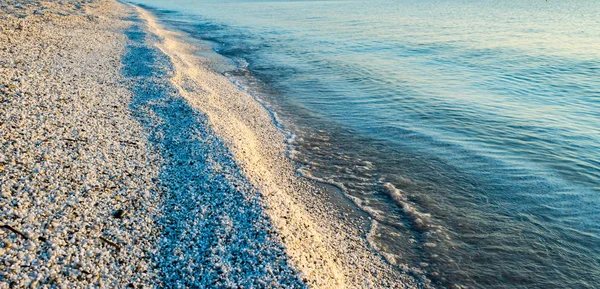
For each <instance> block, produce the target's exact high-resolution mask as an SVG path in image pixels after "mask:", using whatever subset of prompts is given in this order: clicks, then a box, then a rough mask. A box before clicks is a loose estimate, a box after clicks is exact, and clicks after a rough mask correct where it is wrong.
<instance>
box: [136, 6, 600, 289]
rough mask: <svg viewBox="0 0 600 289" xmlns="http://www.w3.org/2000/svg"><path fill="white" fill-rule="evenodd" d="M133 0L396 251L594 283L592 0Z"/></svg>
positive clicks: (599, 155) (539, 284) (543, 280)
mask: <svg viewBox="0 0 600 289" xmlns="http://www.w3.org/2000/svg"><path fill="white" fill-rule="evenodd" d="M134 2H138V3H142V4H145V5H148V7H150V8H153V9H155V10H154V12H156V13H157V15H158V16H159V18H160V19H161V20H163V22H164V23H165V24H166V25H169V26H171V27H173V28H176V29H179V30H181V31H184V32H186V33H188V34H189V36H190V40H191V41H194V42H195V43H197V44H198V45H202V46H205V47H210V48H212V51H214V52H210V51H209V52H206V53H205V54H204V55H203V56H206V57H208V58H210V59H213V60H214V66H215V69H217V70H219V71H221V72H222V73H223V74H225V75H227V76H228V77H230V79H231V80H232V81H235V82H237V83H238V84H239V85H240V86H241V87H242V88H243V89H247V90H248V91H249V92H251V93H253V94H254V95H256V96H257V97H259V98H261V99H264V100H266V102H267V103H269V107H270V108H271V109H272V110H273V111H274V112H275V113H276V114H277V115H278V116H279V119H280V121H281V123H283V125H284V126H285V128H286V130H288V131H290V132H292V133H293V136H292V137H291V138H290V143H291V144H292V145H293V147H294V149H295V151H292V152H290V154H291V155H292V156H293V157H294V158H295V159H296V160H297V161H298V163H299V166H300V168H299V171H300V172H301V173H302V174H304V175H306V176H309V177H313V178H315V179H317V180H321V181H325V182H328V183H332V184H335V185H336V186H338V187H339V188H340V189H342V190H343V192H344V193H345V194H346V196H347V197H348V198H350V199H352V200H353V201H354V202H355V203H356V204H357V207H358V208H360V209H361V210H363V211H365V212H367V213H368V214H369V215H370V216H371V217H372V218H373V224H372V228H371V232H370V233H369V235H368V238H369V241H370V242H371V243H372V245H373V246H374V248H376V249H377V250H378V251H379V252H380V253H381V254H382V255H383V256H384V257H385V258H386V259H387V260H388V261H389V262H390V263H392V264H395V265H398V266H399V267H402V268H405V267H407V266H408V267H411V268H415V269H414V270H416V271H422V272H423V273H424V274H426V275H427V276H428V277H429V278H431V279H433V280H434V281H435V282H438V283H439V284H442V285H445V286H465V287H475V288H565V287H569V288H600V2H598V1H593V0H588V1H586V0H581V1H552V0H551V1H547V2H546V1H542V0H539V1H533V0H532V1H517V0H504V1H485V0H482V1H464V0H449V1H434V0H431V1H430V0H421V1H417V0H408V1H404V0H398V1H386V0H381V1H248V0H246V1H241V0H240V1H206V0H198V1H192V0H173V1H166V0H136V1H134ZM215 52H216V53H215Z"/></svg>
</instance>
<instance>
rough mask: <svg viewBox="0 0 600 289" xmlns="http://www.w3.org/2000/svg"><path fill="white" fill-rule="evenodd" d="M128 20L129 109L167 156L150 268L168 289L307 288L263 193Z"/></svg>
mask: <svg viewBox="0 0 600 289" xmlns="http://www.w3.org/2000/svg"><path fill="white" fill-rule="evenodd" d="M130 20H132V21H134V25H132V26H131V27H130V28H129V29H128V30H127V31H126V32H125V34H126V36H127V37H128V44H127V48H126V52H125V55H124V56H123V57H122V64H123V68H122V74H123V75H124V76H125V78H126V80H128V83H127V85H128V87H129V88H130V90H131V91H132V92H133V99H132V102H131V104H130V109H131V111H132V114H133V116H134V117H135V118H136V120H138V121H139V122H140V123H141V124H142V125H143V126H144V128H145V130H146V132H147V135H148V141H149V143H150V144H151V147H152V148H153V149H155V150H156V151H157V152H158V153H159V154H160V155H161V156H162V164H160V165H162V169H161V172H160V177H159V180H158V181H157V183H158V184H157V187H158V188H159V190H160V191H161V193H160V194H161V195H162V200H161V205H160V208H161V210H162V215H161V217H160V218H159V219H157V220H156V223H157V224H159V226H160V230H161V232H162V233H161V237H160V239H159V240H158V241H157V242H158V244H157V247H158V248H159V249H158V250H157V252H158V253H157V254H155V256H153V260H154V263H155V265H156V267H157V268H158V271H159V276H160V278H161V282H162V284H163V286H165V287H211V288H212V287H236V286H237V287H249V288H253V287H262V288H264V287H295V288H304V287H305V285H304V284H303V282H302V281H300V278H301V277H300V275H299V273H298V271H297V270H295V269H294V268H291V266H289V265H288V258H287V256H286V255H285V252H284V248H283V247H282V245H280V243H279V242H278V241H277V239H276V238H274V237H273V235H272V234H271V233H270V232H273V229H272V225H271V224H270V222H269V219H268V217H267V216H265V214H264V211H263V209H262V207H261V204H260V201H259V193H258V192H257V191H256V190H255V189H254V188H253V187H252V186H251V185H250V184H249V182H248V181H247V179H245V178H244V176H242V175H241V173H240V170H239V168H238V166H237V165H236V162H235V161H234V160H233V156H232V155H231V154H230V153H229V152H228V150H227V148H226V147H225V145H224V143H223V142H222V141H221V140H220V139H219V138H218V137H216V136H215V135H214V134H213V132H211V129H210V127H209V126H208V124H207V120H206V117H205V116H204V115H203V114H201V113H200V112H199V111H197V110H195V109H194V108H192V107H190V106H189V104H188V103H187V101H186V100H185V99H183V98H182V97H181V96H180V95H179V93H178V91H177V90H176V89H175V88H174V87H172V85H171V83H170V78H171V76H172V74H173V67H172V65H171V62H170V60H169V59H168V57H167V56H166V55H165V54H163V53H162V52H161V51H159V50H158V49H156V47H155V46H154V45H153V43H154V42H155V41H158V40H157V39H156V37H155V36H153V35H151V34H149V33H147V32H146V31H145V30H144V24H143V23H142V22H141V20H140V19H138V18H137V17H136V16H132V17H131V18H130Z"/></svg>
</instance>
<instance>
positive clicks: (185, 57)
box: [0, 0, 431, 288]
mask: <svg viewBox="0 0 600 289" xmlns="http://www.w3.org/2000/svg"><path fill="white" fill-rule="evenodd" d="M72 3H74V4H73V9H72V10H73V11H75V12H76V13H80V14H82V15H77V16H73V17H79V18H77V19H78V20H77V21H79V22H74V23H71V22H69V21H72V20H71V19H70V18H69V19H68V20H67V21H64V20H63V19H62V18H60V17H71V16H56V17H57V18H56V19H60V21H59V20H56V19H55V18H49V19H48V20H47V21H49V22H50V23H55V22H56V23H61V25H64V26H59V27H57V28H56V31H52V32H53V33H55V34H56V35H60V36H57V38H58V39H57V41H60V40H64V39H71V40H73V39H74V40H73V41H74V43H72V44H70V45H71V46H69V49H71V50H70V52H71V53H72V54H73V56H77V57H83V59H85V60H88V61H89V62H91V63H88V62H77V61H73V60H71V59H72V58H68V57H65V56H63V55H62V50H64V47H63V48H60V47H59V48H56V49H54V50H48V52H47V53H46V54H44V55H42V54H40V55H42V56H41V58H40V56H38V58H37V59H36V58H35V57H33V56H30V57H29V58H27V59H24V65H25V66H28V65H29V66H36V65H37V66H40V65H41V64H44V63H43V60H46V59H49V60H52V61H55V60H56V58H58V60H59V62H60V63H59V64H60V65H54V66H52V64H57V63H53V62H51V61H50V62H51V64H49V65H46V66H49V67H56V68H55V69H56V70H61V69H64V68H65V67H66V70H67V71H68V73H69V74H68V75H66V76H65V77H64V78H61V79H59V80H58V81H59V82H61V81H64V82H67V80H69V81H72V82H73V83H78V84H79V83H80V84H81V87H79V88H78V89H77V90H74V91H72V90H70V89H71V88H70V87H69V85H66V84H63V85H62V86H61V87H59V89H57V88H52V87H50V88H48V94H49V95H50V96H51V98H50V99H44V100H43V101H44V102H43V103H36V101H38V100H36V99H35V98H27V99H25V100H24V101H23V103H21V104H20V105H21V107H22V108H24V109H25V110H24V111H25V113H26V114H27V113H29V115H28V116H25V119H37V120H38V121H39V122H38V123H32V124H26V125H25V126H24V127H22V128H14V127H9V125H8V121H9V120H13V118H15V115H17V113H18V112H17V111H15V108H14V106H10V105H6V104H3V105H2V106H0V109H4V110H8V111H9V112H10V114H8V115H10V116H11V117H10V118H7V119H6V120H5V119H2V124H1V125H2V126H3V127H2V129H3V130H4V131H6V132H7V134H6V135H12V134H15V133H18V132H24V133H25V134H28V133H29V132H30V131H33V132H35V133H37V134H39V135H36V136H34V137H31V136H28V137H29V138H26V137H22V136H21V137H16V139H17V140H16V141H17V142H20V143H19V144H20V145H21V146H20V147H17V148H16V149H17V150H18V149H20V148H25V147H27V148H29V149H30V151H27V152H18V153H16V152H12V151H10V154H9V150H8V149H7V146H6V145H3V147H2V151H1V152H2V154H3V155H2V156H1V157H2V158H3V159H9V160H10V161H3V160H2V159H0V161H3V167H2V168H3V171H6V170H7V169H6V168H5V167H8V170H9V171H10V172H11V173H10V174H5V175H4V176H0V177H3V178H10V179H14V176H20V179H21V180H25V181H23V182H24V183H26V184H29V183H33V182H39V183H42V182H46V183H47V182H50V181H51V180H54V181H55V182H56V180H55V179H51V177H57V178H59V180H58V181H61V182H64V183H65V184H66V185H64V186H62V185H59V186H58V187H57V188H56V190H55V191H56V193H54V190H53V189H52V190H51V189H49V187H46V188H42V187H39V186H37V187H36V186H29V187H27V186H22V187H20V188H17V189H11V188H10V187H9V186H8V185H4V186H3V187H2V199H1V201H2V202H7V203H8V202H13V203H14V201H13V200H12V199H17V198H18V199H19V200H18V201H17V203H18V204H19V202H27V201H25V199H27V198H28V197H30V196H29V194H33V195H34V196H36V197H40V198H41V199H42V200H45V201H47V202H48V203H50V204H47V203H41V202H37V203H36V204H29V205H25V206H23V205H20V206H17V208H8V206H3V209H2V210H0V217H1V219H0V221H1V222H2V223H1V225H5V226H11V228H14V229H15V230H19V232H22V233H23V236H24V237H27V238H23V237H22V236H19V235H16V234H12V233H11V232H8V231H7V230H2V231H0V232H1V233H0V234H1V235H2V236H5V238H8V239H9V242H10V244H9V245H7V244H6V243H5V244H4V247H2V249H1V250H2V253H3V254H2V256H6V260H10V261H8V263H11V264H10V266H9V267H6V265H2V266H5V267H4V269H6V268H11V270H10V271H7V272H10V273H6V274H3V275H0V288H3V287H2V286H3V285H4V286H8V287H10V286H11V284H12V285H25V286H27V285H31V284H48V283H50V284H52V283H54V284H70V285H71V286H84V285H83V284H86V283H85V282H87V284H95V285H96V286H100V287H102V286H103V285H104V286H109V287H114V286H127V285H129V283H127V282H126V281H125V280H128V279H131V278H133V279H134V280H135V281H130V283H131V284H132V285H133V286H137V285H145V286H169V285H170V286H200V287H206V286H210V284H213V285H215V284H217V285H218V284H220V285H221V286H230V285H241V286H244V285H246V286H266V287H290V288H293V287H304V286H308V287H315V288H346V287H347V288H363V287H372V288H428V287H430V286H431V285H430V281H429V280H427V279H419V278H416V277H414V276H413V275H414V274H413V273H412V272H410V270H409V269H408V268H406V269H405V270H398V269H396V268H393V267H392V266H391V265H389V264H387V263H386V262H385V261H384V260H383V258H382V257H381V256H378V255H377V254H376V253H375V252H374V251H373V249H372V248H370V246H369V244H368V241H367V239H366V238H367V233H366V232H365V231H364V230H362V228H361V227H362V225H360V223H361V222H364V221H365V220H361V219H360V218H355V217H351V216H350V215H351V214H348V211H345V210H351V209H345V208H344V207H343V206H340V205H338V206H336V205H335V201H334V200H332V199H333V198H332V197H331V195H330V194H331V192H326V189H325V188H324V187H320V186H316V185H315V184H314V183H312V182H310V181H308V180H305V179H303V178H301V177H300V176H298V175H297V173H296V165H295V164H294V163H293V162H292V161H291V160H290V159H289V158H287V157H286V156H285V153H286V151H287V148H286V145H285V135H284V134H283V133H282V132H281V131H280V130H279V129H278V128H277V127H276V126H275V125H274V123H273V121H272V119H271V116H270V115H269V113H268V111H267V110H266V109H265V108H264V107H263V106H262V105H261V104H260V103H259V102H258V101H257V100H256V99H254V98H253V97H252V96H251V95H249V94H247V93H245V92H243V91H241V90H240V89H239V88H238V87H236V86H235V85H234V84H233V83H231V82H230V81H229V80H228V79H227V78H226V77H225V76H223V75H221V74H218V73H216V72H214V71H212V70H211V69H209V68H208V67H207V65H206V63H205V62H204V61H205V60H203V59H202V58H201V57H200V56H196V55H195V54H194V52H195V51H197V50H198V47H195V46H193V45H191V44H189V43H186V42H184V41H183V40H181V36H182V35H181V34H178V33H176V32H172V31H168V30H165V29H164V28H163V27H162V26H161V25H160V24H158V21H157V20H156V19H155V18H154V17H153V16H152V15H151V14H150V13H149V12H148V11H146V10H143V9H142V8H140V7H137V6H133V5H127V4H121V3H117V2H113V1H111V0H109V1H99V2H93V4H86V5H90V6H94V5H96V6H98V7H100V8H97V7H87V6H86V5H83V6H78V5H79V4H80V3H79V2H77V1H73V2H72ZM37 5H40V4H37ZM82 7H83V8H82ZM17 10H21V9H17ZM134 10H135V11H134ZM27 11H28V13H31V15H33V16H27V17H36V15H37V16H39V13H38V14H35V11H38V10H36V7H32V8H31V9H29V8H28V10H27ZM82 11H86V12H85V13H84V12H82ZM61 13H63V12H61ZM27 17H25V18H18V17H17V18H15V19H24V20H14V19H11V20H10V21H13V20H14V21H16V22H19V21H21V22H24V23H26V21H27V20H30V21H31V19H29V18H27ZM40 17H44V16H43V15H42V16H40ZM52 17H54V16H52ZM138 17H140V19H138ZM0 21H6V20H0ZM52 21H54V22H52ZM1 23H2V24H3V25H5V24H4V22H1ZM36 25H38V26H35V25H32V26H34V27H35V29H42V30H43V29H47V28H45V26H44V25H48V24H47V23H45V24H44V23H42V24H36ZM73 27H79V28H80V29H84V28H85V29H87V30H82V31H76V32H73V33H74V34H73V35H67V36H63V35H64V34H65V33H66V34H68V33H67V32H68V29H73ZM81 27H84V28H81ZM61 29H62V30H61ZM2 32H3V31H0V33H2ZM90 32H93V33H91V34H90ZM61 33H63V34H61ZM98 33H100V34H102V33H104V34H102V35H103V36H102V37H103V38H102V39H100V40H98V39H96V38H95V37H98ZM16 34H18V33H16ZM0 35H1V34H0ZM86 35H87V36H86ZM40 37H41V36H40ZM60 37H63V38H60ZM86 37H87V38H86ZM37 40H38V43H32V44H31V45H39V46H41V47H42V48H40V51H44V49H47V47H49V45H47V44H46V42H44V41H45V40H46V38H40V39H37ZM29 41H30V42H31V40H29ZM10 43H11V44H9V45H13V46H11V47H10V48H9V49H13V50H14V48H16V47H18V45H16V44H13V43H12V42H10ZM44 45H47V46H46V47H44ZM100 47H105V48H106V49H100ZM61 49H62V50H61ZM13 50H10V51H12V52H11V53H10V56H9V57H11V58H10V59H16V58H17V57H15V56H14V55H15V54H17V55H19V53H28V51H27V50H22V51H19V52H17V51H16V50H15V51H13ZM96 50H99V51H101V52H102V53H101V54H98V55H96V54H94V55H91V56H90V55H87V54H85V53H87V52H86V51H96ZM4 51H5V52H4V53H7V52H6V51H9V50H8V49H5V50H4ZM55 53H58V54H55ZM5 55H7V54H5ZM27 55H28V54H27ZM56 55H58V57H56ZM28 56H29V55H28ZM7 58H8V57H7ZM40 59H41V60H40ZM62 60H66V62H61V61H62ZM69 61H71V62H70V63H68V62H69ZM94 61H97V62H94ZM15 62H16V61H15ZM18 65H20V64H17V66H15V67H16V68H14V69H13V68H11V69H13V70H12V71H13V72H19V73H22V74H23V75H25V73H26V72H27V71H30V70H32V69H38V70H40V71H42V69H40V68H38V67H35V68H29V67H24V68H21V67H20V66H18ZM61 65H64V66H62V67H60V66H61ZM86 65H87V66H86ZM42 66H43V65H42ZM82 66H85V67H83V68H82ZM80 68H81V69H80ZM5 69H6V68H5ZM81 70H83V71H81ZM6 78H7V79H2V80H3V82H8V81H11V79H10V77H9V75H8V74H7V77H6ZM21 78H22V79H20V80H19V83H21V84H22V83H25V84H22V85H24V86H28V85H29V87H23V86H19V87H16V86H15V85H13V84H9V85H5V88H4V90H5V91H8V93H6V92H3V93H4V94H3V96H4V95H8V96H13V95H14V96H16V95H18V94H17V93H18V92H21V95H26V93H27V92H25V91H27V90H28V89H29V90H28V91H29V93H30V95H31V96H33V95H38V94H40V93H41V92H40V91H39V90H40V87H41V86H43V83H44V82H43V81H44V77H43V76H41V73H40V74H37V75H35V76H33V77H31V78H29V75H27V76H26V77H21ZM31 83H34V84H36V86H33V85H30V84H31ZM61 83H62V82H61ZM48 85H52V83H50V84H48ZM61 89H62V90H61ZM67 94H68V95H69V96H68V97H69V98H68V99H67V100H68V101H64V100H61V99H63V98H66V97H67ZM82 95H85V96H86V97H85V98H79V97H81V96H82ZM123 100H125V101H123ZM69 101H70V102H71V103H76V105H72V107H69ZM63 102H65V104H64V105H63V104H61V105H57V106H58V108H57V110H53V111H51V112H52V113H54V115H55V117H56V118H57V119H59V120H61V121H64V123H62V124H61V125H59V126H57V127H58V130H56V128H55V131H54V134H56V135H57V136H56V137H55V138H54V141H52V142H47V141H36V140H38V139H41V138H42V137H46V134H48V132H49V131H52V129H50V128H48V127H46V126H47V125H48V121H47V119H49V118H50V117H49V116H47V115H46V114H48V113H49V112H48V111H46V110H44V109H40V108H38V109H37V110H35V111H30V108H31V107H32V105H37V107H42V108H45V107H47V106H52V105H54V104H56V103H63ZM104 102H106V104H105V103H104ZM65 107H67V108H65ZM28 109H29V110H28ZM66 113H70V114H71V115H72V117H71V118H68V117H65V114H66ZM34 116H35V117H34ZM99 119H103V120H99ZM115 119H118V120H121V123H120V124H118V125H117V128H116V129H110V127H111V125H113V124H112V123H111V121H114V120H115ZM61 127H70V128H72V129H71V130H70V131H67V130H64V129H63V130H61V129H60V128H61ZM38 129H39V130H38ZM123 136H125V139H123ZM98 140H103V141H104V142H101V141H98ZM8 142H9V140H7V139H2V142H1V143H2V144H6V143H8ZM52 145H59V146H60V147H59V150H56V148H53V147H52ZM13 149H14V148H13ZM49 149H51V150H52V149H54V150H55V153H54V154H51V155H50V156H49V157H48V158H49V159H50V160H53V161H54V164H55V165H54V166H49V165H48V164H49V163H50V161H46V160H47V159H48V158H46V160H44V158H45V156H46V155H48V153H47V151H48V150H49ZM73 151H75V153H73ZM28 152H29V153H28ZM22 155H25V156H27V155H33V157H31V160H29V159H28V158H27V157H25V158H24V159H25V161H24V165H19V163H23V162H22V161H21V158H22ZM65 156H67V157H65ZM132 156H136V157H132ZM69 157H72V158H69ZM38 159H40V160H38ZM82 160H85V161H82ZM73 164H78V165H79V164H81V166H80V167H77V168H78V169H79V171H77V172H73V171H72V169H69V170H68V174H74V175H75V176H77V177H78V178H79V179H78V180H71V179H70V178H71V176H70V175H68V174H66V173H65V174H64V175H63V174H62V173H63V171H64V170H65V168H71V167H73V166H74V165H73ZM104 167H108V168H109V169H112V170H113V171H114V172H112V173H109V174H107V177H106V178H95V179H93V181H94V182H95V185H96V187H99V186H100V187H101V186H103V185H104V186H105V187H110V186H112V184H113V183H116V184H115V185H114V186H115V188H114V189H113V188H111V189H109V190H104V191H101V192H98V191H95V190H93V189H92V185H91V183H92V178H90V177H88V176H89V175H90V174H93V172H95V171H98V170H99V168H104ZM113 167H114V168H113ZM52 169H54V170H55V171H56V169H58V173H57V174H56V175H54V176H53V175H52V174H51V172H52ZM34 170H37V171H35V172H36V173H35V174H33V173H32V172H33V171H34ZM40 172H44V173H46V175H45V176H47V177H46V178H42V179H39V180H38V179H34V180H32V178H37V177H38V176H41V175H43V174H41V173H40ZM115 179H116V180H118V181H115ZM78 182H80V183H81V184H78ZM10 184H15V182H14V181H11V182H10ZM63 191H65V192H63ZM6 192H8V193H6ZM69 192H71V195H69ZM140 192H143V194H141V195H140ZM44 194H46V195H44ZM62 194H65V195H64V196H63V195H62ZM328 194H329V195H328ZM50 197H51V198H50ZM48 198H50V199H48ZM94 202H95V204H94ZM97 204H100V205H97ZM37 210H45V211H48V212H49V214H50V215H52V214H53V215H54V216H57V215H59V217H58V222H57V223H58V224H59V225H57V226H51V229H50V230H46V231H44V233H43V234H41V233H40V232H41V228H43V227H45V226H46V225H45V224H44V223H45V222H47V220H43V219H42V218H40V217H38V216H37V214H34V215H32V211H37ZM78 210H81V211H83V210H85V212H86V214H87V216H84V217H82V216H81V214H77V212H78ZM119 210H122V213H120V214H119V213H118V212H119ZM234 210H238V212H234ZM74 214H75V215H77V216H76V217H72V216H73V215H74ZM21 215H28V216H27V217H26V218H25V217H23V216H21ZM119 215H120V216H119ZM70 218H74V220H75V221H73V220H71V219H70ZM82 218H83V219H82ZM51 223H52V222H51ZM82 226H83V227H85V228H87V227H89V228H90V229H88V230H87V231H85V232H81V233H79V230H78V229H76V228H77V227H82ZM55 227H57V228H55ZM52 229H53V230H52ZM90 240H94V241H90ZM111 240H112V241H111ZM69 244H71V245H69ZM238 244H245V245H244V246H239V245H238ZM48 248H49V249H48ZM65 248H67V249H65ZM114 251H116V254H115V252H114ZM47 252H51V254H50V255H51V257H50V259H44V258H45V257H44V256H45V254H46V253H47ZM89 252H92V253H89ZM131 253H134V254H131ZM19 254H25V255H27V257H26V258H25V260H20V258H19V257H18V255H19ZM207 254H208V256H207ZM52 256H54V257H52ZM97 256H98V257H97ZM91 257H96V258H100V259H99V260H101V262H99V263H93V262H88V261H89V259H93V258H91ZM73 259H75V260H77V261H75V262H74V263H73V262H71V261H69V260H73ZM51 261H56V262H55V263H53V264H55V267H59V268H61V269H59V270H58V271H52V270H53V269H48V270H50V271H49V273H44V274H37V275H36V276H35V278H30V277H26V278H24V276H29V275H31V274H33V273H32V272H33V271H34V269H35V270H39V269H45V268H50V264H51ZM69 262H71V263H73V264H71V263H69ZM5 263H7V262H5ZM133 264H136V265H138V267H139V266H142V267H143V268H139V269H138V268H136V267H135V266H133ZM23 266H26V267H23ZM23 268H29V269H23ZM55 269H56V268H55ZM45 270H46V269H45ZM88 273H89V274H88ZM88 275H93V278H90V276H88ZM198 276H208V277H206V278H205V279H203V280H198V279H202V278H197V277H198ZM257 276H260V278H257ZM29 279H33V281H31V280H29ZM82 280H83V281H82ZM34 282H37V283H34ZM78 282H84V283H78ZM211 282H217V283H211ZM257 284H262V285H257ZM215 286H216V285H215Z"/></svg>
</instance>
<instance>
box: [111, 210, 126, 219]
mask: <svg viewBox="0 0 600 289" xmlns="http://www.w3.org/2000/svg"><path fill="white" fill-rule="evenodd" d="M123 216H125V211H123V210H121V209H119V210H116V211H115V212H114V213H113V217H115V218H117V219H121V218H123Z"/></svg>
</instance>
